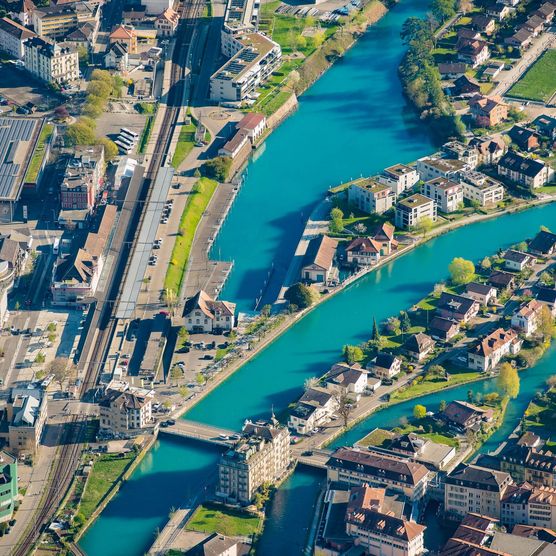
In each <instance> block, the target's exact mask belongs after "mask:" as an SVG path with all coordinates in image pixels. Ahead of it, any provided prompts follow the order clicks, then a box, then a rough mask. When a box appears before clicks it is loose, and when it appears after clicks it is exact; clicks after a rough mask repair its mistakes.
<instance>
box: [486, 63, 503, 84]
mask: <svg viewBox="0 0 556 556" xmlns="http://www.w3.org/2000/svg"><path fill="white" fill-rule="evenodd" d="M503 69H504V62H491V63H490V64H489V65H488V66H487V67H486V69H485V70H484V71H483V75H482V76H481V77H482V80H483V81H493V80H494V79H496V78H497V77H498V76H499V75H500V72H501V71H502V70H503Z"/></svg>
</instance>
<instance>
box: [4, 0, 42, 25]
mask: <svg viewBox="0 0 556 556" xmlns="http://www.w3.org/2000/svg"><path fill="white" fill-rule="evenodd" d="M6 7H7V9H8V15H9V16H10V17H11V18H12V19H17V20H18V21H19V22H20V23H21V24H22V25H24V26H25V27H29V26H30V25H32V24H33V20H32V16H33V12H34V11H35V9H36V6H35V4H34V3H33V0H16V1H15V2H10V3H9V4H8V5H7V6H6Z"/></svg>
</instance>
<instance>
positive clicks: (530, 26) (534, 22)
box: [518, 14, 545, 38]
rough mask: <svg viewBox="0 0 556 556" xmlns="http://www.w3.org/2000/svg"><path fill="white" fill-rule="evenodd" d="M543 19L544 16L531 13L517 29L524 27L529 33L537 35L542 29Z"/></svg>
mask: <svg viewBox="0 0 556 556" xmlns="http://www.w3.org/2000/svg"><path fill="white" fill-rule="evenodd" d="M544 26H545V21H544V18H542V17H539V16H538V15H534V14H533V15H531V16H530V17H529V18H528V19H527V21H525V23H522V24H521V25H520V26H519V27H518V29H524V30H525V31H528V32H529V33H531V34H532V35H533V38H534V37H538V36H539V35H540V34H541V33H542V32H543V31H544Z"/></svg>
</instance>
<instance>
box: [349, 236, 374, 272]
mask: <svg viewBox="0 0 556 556" xmlns="http://www.w3.org/2000/svg"><path fill="white" fill-rule="evenodd" d="M380 251H381V249H380V244H379V243H378V242H375V240H374V239H372V238H370V237H356V238H355V239H354V240H353V241H351V242H350V243H349V245H348V246H347V247H346V251H345V252H346V260H347V262H348V264H350V265H353V266H372V265H375V264H377V263H378V261H379V260H380Z"/></svg>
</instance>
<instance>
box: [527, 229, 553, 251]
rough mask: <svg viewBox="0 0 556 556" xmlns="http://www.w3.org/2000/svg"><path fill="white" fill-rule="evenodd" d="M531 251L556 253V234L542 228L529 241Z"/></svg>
mask: <svg viewBox="0 0 556 556" xmlns="http://www.w3.org/2000/svg"><path fill="white" fill-rule="evenodd" d="M529 251H531V253H534V254H535V255H544V256H547V255H554V253H556V234H553V233H552V232H549V231H547V230H541V231H540V232H539V233H538V234H537V235H536V236H535V237H534V238H533V239H532V240H531V242H530V243H529Z"/></svg>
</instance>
